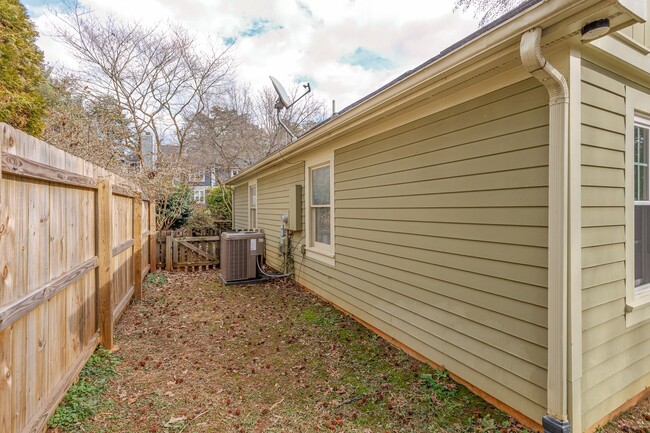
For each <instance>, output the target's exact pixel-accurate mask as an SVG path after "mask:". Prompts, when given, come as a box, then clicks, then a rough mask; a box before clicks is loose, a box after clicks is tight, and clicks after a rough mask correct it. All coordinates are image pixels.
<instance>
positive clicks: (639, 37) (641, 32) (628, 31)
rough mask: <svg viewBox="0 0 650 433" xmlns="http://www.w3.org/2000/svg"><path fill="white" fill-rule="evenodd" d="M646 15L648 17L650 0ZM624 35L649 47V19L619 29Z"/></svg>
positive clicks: (649, 15)
mask: <svg viewBox="0 0 650 433" xmlns="http://www.w3.org/2000/svg"><path fill="white" fill-rule="evenodd" d="M647 8H648V17H650V0H649V1H648V6H647ZM620 32H621V33H623V34H624V35H626V36H629V37H631V38H632V39H634V40H635V41H637V42H638V43H640V44H641V45H645V46H646V47H648V48H650V21H646V22H645V23H639V24H634V25H633V26H630V27H626V28H625V29H623V30H621V31H620Z"/></svg>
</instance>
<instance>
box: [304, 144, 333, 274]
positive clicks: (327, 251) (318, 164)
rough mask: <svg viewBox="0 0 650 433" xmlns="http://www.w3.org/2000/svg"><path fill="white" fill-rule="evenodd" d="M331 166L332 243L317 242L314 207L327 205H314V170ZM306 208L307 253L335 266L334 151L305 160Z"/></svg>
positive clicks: (330, 206) (315, 258) (330, 207)
mask: <svg viewBox="0 0 650 433" xmlns="http://www.w3.org/2000/svg"><path fill="white" fill-rule="evenodd" d="M327 166H329V169H330V170H329V172H330V176H329V183H330V202H329V209H330V241H331V242H330V244H325V243H322V242H317V241H316V239H315V236H316V232H315V223H314V220H313V218H314V212H313V209H315V208H316V207H325V206H322V205H316V206H312V177H311V176H312V171H313V170H316V169H319V168H323V167H327ZM305 184H306V191H305V208H306V209H305V210H306V214H307V217H306V218H305V255H306V257H308V258H311V259H314V260H317V261H319V262H321V263H324V264H326V265H330V266H334V265H335V264H336V260H335V250H336V245H335V244H336V236H335V231H334V228H335V224H334V220H335V207H334V151H333V150H330V151H325V152H321V153H318V154H316V155H313V156H312V157H310V158H309V159H308V160H306V161H305Z"/></svg>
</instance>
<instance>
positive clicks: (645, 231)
mask: <svg viewBox="0 0 650 433" xmlns="http://www.w3.org/2000/svg"><path fill="white" fill-rule="evenodd" d="M625 93H626V94H625V96H626V97H625V105H626V113H625V215H626V217H625V227H626V230H625V250H626V251H625V274H626V278H625V325H626V326H628V327H630V326H636V325H638V324H641V323H647V322H650V94H649V93H644V92H641V91H639V90H637V89H635V88H633V87H630V86H626V88H625Z"/></svg>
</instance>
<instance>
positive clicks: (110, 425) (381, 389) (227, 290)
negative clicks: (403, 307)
mask: <svg viewBox="0 0 650 433" xmlns="http://www.w3.org/2000/svg"><path fill="white" fill-rule="evenodd" d="M165 275H166V277H167V279H168V281H167V283H165V284H163V285H155V284H148V286H147V287H146V290H145V300H144V301H143V302H141V303H138V304H134V305H132V306H131V307H130V308H129V309H128V310H127V312H126V313H125V316H124V317H123V318H122V320H121V321H120V323H119V324H118V327H117V332H116V334H117V337H116V338H117V343H118V344H119V345H120V347H121V349H120V351H119V352H118V354H119V355H120V356H121V357H122V362H121V364H120V365H119V366H118V367H117V373H118V377H117V378H116V379H115V380H114V381H113V383H112V385H111V386H110V390H109V391H108V394H107V395H106V399H105V404H104V405H103V408H102V409H101V410H100V412H99V413H98V414H97V415H95V416H94V417H93V418H92V419H90V420H88V421H86V422H85V423H84V424H83V425H79V426H77V427H75V429H77V430H78V431H82V429H83V431H86V432H178V433H180V432H313V431H340V432H363V433H371V432H387V431H388V432H504V433H508V432H520V431H525V430H524V429H523V427H522V426H521V425H519V424H518V423H517V422H516V421H514V420H513V419H510V418H509V417H508V416H506V415H505V414H503V413H502V412H500V411H499V410H498V409H496V408H494V407H493V406H490V405H489V404H487V403H486V402H484V401H483V400H481V399H480V398H478V397H476V396H475V395H473V394H472V393H470V392H469V391H468V390H467V389H465V388H464V387H462V386H460V385H458V384H456V383H455V382H453V381H452V380H450V379H449V378H448V377H447V376H446V374H445V373H444V372H440V371H437V370H434V369H432V368H431V367H429V366H428V365H426V364H423V363H421V362H419V361H417V360H414V359H413V358H411V357H409V356H407V355H406V354H405V353H403V352H402V351H400V350H398V349H396V348H394V347H393V346H391V345H390V344H388V343H386V342H385V341H384V340H382V339H381V338H379V337H377V336H376V335H375V334H373V333H372V332H370V331H368V330H367V329H365V328H364V327H362V326H361V325H359V324H358V323H356V322H355V321H353V320H351V319H350V318H348V317H347V316H344V315H342V314H341V313H339V312H338V311H336V310H335V309H333V308H332V307H330V306H328V305H326V304H324V303H322V302H321V301H319V300H318V299H317V298H316V297H314V296H313V295H311V294H309V293H307V292H305V291H304V290H302V289H300V288H297V287H295V286H293V285H292V284H290V283H287V282H286V281H279V282H276V283H269V284H264V285H254V286H227V287H224V286H222V285H221V284H220V283H219V282H218V275H217V273H216V272H202V273H195V274H181V273H177V274H165ZM608 431H609V430H608Z"/></svg>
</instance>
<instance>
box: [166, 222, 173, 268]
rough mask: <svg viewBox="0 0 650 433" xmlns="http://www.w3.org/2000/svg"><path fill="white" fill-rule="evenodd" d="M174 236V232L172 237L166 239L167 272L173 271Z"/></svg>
mask: <svg viewBox="0 0 650 433" xmlns="http://www.w3.org/2000/svg"><path fill="white" fill-rule="evenodd" d="M173 236H174V232H172V234H171V235H170V236H167V238H165V270H166V271H171V270H172V238H173Z"/></svg>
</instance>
